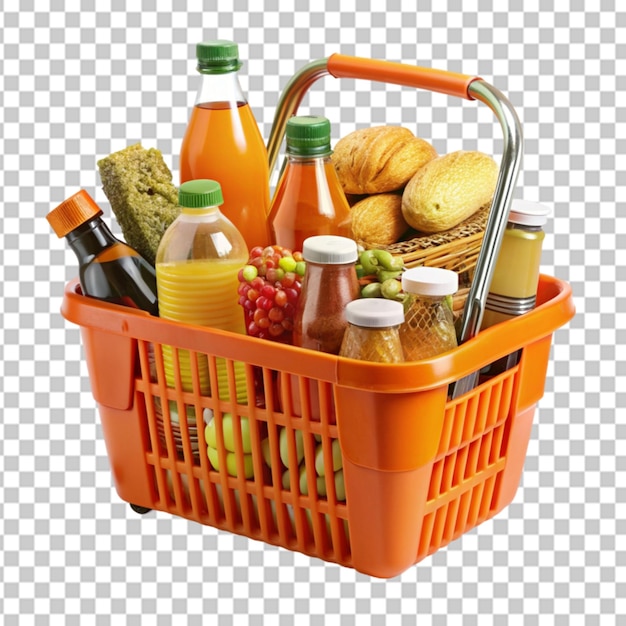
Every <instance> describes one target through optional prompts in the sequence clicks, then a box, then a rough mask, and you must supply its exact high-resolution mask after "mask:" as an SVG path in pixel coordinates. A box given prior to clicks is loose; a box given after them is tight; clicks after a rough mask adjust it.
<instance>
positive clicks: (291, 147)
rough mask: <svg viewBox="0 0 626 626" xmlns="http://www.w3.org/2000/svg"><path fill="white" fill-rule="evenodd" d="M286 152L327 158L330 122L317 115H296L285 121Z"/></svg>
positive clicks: (329, 152)
mask: <svg viewBox="0 0 626 626" xmlns="http://www.w3.org/2000/svg"><path fill="white" fill-rule="evenodd" d="M287 152H288V153H289V154H294V155H297V156H328V155H329V154H331V153H332V150H331V149H330V122H329V121H328V120H327V119H326V118H325V117H321V116H317V115H298V116H294V117H291V118H289V120H288V121H287Z"/></svg>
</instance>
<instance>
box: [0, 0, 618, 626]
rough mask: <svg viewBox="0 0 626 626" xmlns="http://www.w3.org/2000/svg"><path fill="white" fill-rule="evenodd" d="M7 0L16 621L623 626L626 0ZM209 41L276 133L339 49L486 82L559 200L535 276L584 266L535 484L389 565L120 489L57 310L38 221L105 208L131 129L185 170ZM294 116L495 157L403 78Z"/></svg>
mask: <svg viewBox="0 0 626 626" xmlns="http://www.w3.org/2000/svg"><path fill="white" fill-rule="evenodd" d="M0 4H1V5H2V13H1V16H0V28H1V30H0V33H1V35H0V40H1V42H2V44H1V45H2V51H1V53H0V68H1V69H0V137H1V140H0V141H1V143H0V146H1V149H0V200H1V204H0V207H1V209H0V219H1V220H2V221H1V228H0V231H1V235H0V237H1V242H0V276H1V277H2V278H1V282H0V290H1V296H2V299H1V300H0V316H1V318H0V354H1V357H2V358H1V359H0V361H1V365H0V368H1V370H0V403H1V406H2V417H1V418H0V615H3V619H0V622H2V623H3V624H6V625H7V626H9V625H12V624H18V623H19V624H20V626H21V625H28V624H46V623H54V624H58V623H64V624H81V625H83V624H109V623H111V624H115V625H119V624H125V623H129V624H135V623H139V621H140V619H141V617H143V621H144V622H145V623H146V624H169V623H176V624H180V623H185V622H187V623H190V624H201V623H215V624H220V625H227V624H243V623H251V624H260V623H262V622H263V621H264V620H265V619H267V622H268V623H280V624H281V625H283V624H284V625H287V624H298V625H300V624H322V623H324V624H342V626H343V625H344V624H352V623H364V624H365V623H371V624H402V625H405V624H415V623H417V622H418V620H419V624H420V626H421V625H423V624H448V623H449V624H461V623H462V624H468V625H469V624H480V625H481V626H483V625H488V624H536V623H539V620H540V617H539V616H540V615H541V616H544V618H545V619H546V620H547V621H546V622H545V623H554V624H563V625H565V624H568V625H569V624H590V625H591V624H602V626H608V625H610V624H620V623H621V624H624V623H625V620H626V600H625V598H626V582H625V581H626V549H625V547H624V545H625V541H626V486H625V485H626V459H625V457H624V450H625V447H626V441H625V440H626V424H625V420H624V409H625V408H626V395H625V392H624V389H625V387H626V364H625V360H624V350H626V346H625V344H626V341H625V339H626V330H625V327H626V298H625V297H624V292H625V289H626V269H625V261H626V252H625V249H626V235H625V234H624V233H625V232H626V211H625V205H624V200H623V198H624V194H625V193H626V188H625V180H626V178H625V177H626V174H625V172H624V165H623V161H624V159H625V158H626V157H625V147H626V141H625V138H626V111H625V109H624V101H625V100H626V94H625V91H626V79H625V75H626V67H625V63H624V59H626V48H625V44H624V42H625V41H626V12H624V7H623V4H622V3H621V2H618V1H617V0H601V1H600V2H598V3H586V6H587V7H589V8H588V9H587V10H586V9H585V3H584V2H583V1H582V0H572V1H571V2H555V1H547V2H544V1H541V2H539V0H531V1H528V2H524V3H522V2H514V1H512V0H511V1H509V2H496V1H495V0H469V1H467V2H463V3H461V1H460V0H432V1H431V0H419V1H418V2H410V1H404V0H403V1H400V0H395V1H391V0H390V1H389V2H387V3H386V10H384V11H381V10H380V8H381V7H382V6H384V4H385V3H382V2H380V3H378V2H373V1H368V0H363V1H361V0H348V1H346V2H342V3H341V6H342V7H343V8H342V10H341V11H338V10H336V9H335V6H337V5H339V3H335V2H330V1H329V0H319V1H317V2H309V1H308V0H286V1H285V2H280V7H281V8H280V9H279V3H278V1H277V0H274V1H267V2H265V3H261V2H258V3H257V2H254V3H253V2H246V1H243V0H233V1H232V2H219V3H217V4H216V3H215V2H204V3H203V4H202V3H200V2H187V3H184V2H183V3H173V2H167V1H163V2H158V3H157V2H156V1H154V0H142V2H141V3H140V2H139V1H138V2H136V3H128V5H129V6H136V7H137V10H136V11H126V9H125V5H126V4H127V3H124V2H120V1H119V0H98V2H95V1H94V0H85V1H82V2H78V1H77V2H66V3H64V2H60V1H58V0H48V1H47V0H38V1H37V2H36V3H35V2H34V0H23V1H20V2H8V1H7V0H5V1H4V2H0ZM522 4H523V5H524V9H523V10H522V9H521V8H520V7H522ZM35 5H36V9H35ZM185 5H187V7H186V8H185ZM557 5H558V7H559V9H560V11H563V12H558V11H557V10H556V9H554V8H553V7H556V6H557ZM598 5H599V7H600V8H599V9H598V8H595V7H597V6H598ZM261 6H263V11H261V10H260V7H261ZM540 6H541V9H540V8H539V7H540ZM592 6H593V7H594V8H590V7H592ZM618 6H619V7H621V11H620V10H618V9H617V8H616V7H618ZM18 7H19V8H18ZM157 7H158V9H157ZM178 7H182V8H178ZM139 9H140V10H139ZM217 37H220V38H231V39H234V40H236V41H238V43H239V45H240V53H241V56H242V57H243V58H244V60H245V61H246V62H245V65H244V66H243V69H242V72H241V80H242V84H243V86H244V88H245V90H246V91H247V93H248V95H249V100H250V103H251V105H252V107H253V109H254V111H255V114H256V116H257V120H258V122H259V124H260V126H261V129H262V130H263V133H264V136H265V138H266V139H267V137H268V134H269V129H270V126H271V122H272V117H273V114H274V111H275V106H276V102H277V98H278V94H279V91H280V90H281V89H282V87H283V86H284V85H285V84H286V82H287V80H288V79H289V77H290V76H291V75H292V74H293V73H294V71H296V70H297V69H298V68H300V67H301V66H302V65H304V64H305V63H306V62H308V61H309V60H311V59H317V58H321V57H325V56H328V55H329V54H331V53H332V52H336V51H340V52H343V53H346V54H354V55H358V56H364V57H373V58H387V59H391V60H399V61H403V62H406V63H413V64H422V65H426V66H431V65H432V66H434V67H439V68H447V69H450V70H455V71H461V72H464V73H467V74H478V75H481V76H482V77H484V78H485V79H486V80H488V81H489V82H492V83H493V84H495V85H496V86H497V87H498V88H499V89H501V90H502V91H503V92H504V93H505V94H507V96H508V97H509V99H510V100H511V101H512V103H513V105H514V106H515V107H516V110H517V112H518V114H519V116H520V118H521V120H522V124H523V128H524V134H525V156H524V162H523V167H522V173H521V176H520V179H519V187H518V191H517V195H519V196H522V195H523V196H524V197H525V198H527V199H530V200H539V201H542V202H545V203H547V204H549V205H550V206H551V207H552V208H553V210H554V218H553V219H552V220H551V221H550V223H549V225H548V234H547V237H546V240H545V253H544V257H543V271H545V272H546V273H549V274H553V275H556V276H558V277H560V278H563V279H566V280H568V281H570V282H571V284H572V286H573V288H574V292H575V298H576V305H577V309H578V314H577V316H576V317H575V319H574V320H573V321H572V322H571V323H570V324H569V326H568V327H566V328H564V329H562V330H559V331H558V332H557V333H556V335H555V337H554V344H553V350H552V360H551V365H550V369H549V372H548V379H547V383H546V391H545V396H544V398H543V400H542V401H541V403H540V408H539V411H538V413H537V416H536V421H535V426H534V428H533V432H532V440H531V443H530V448H529V451H528V457H527V461H526V467H525V472H524V475H523V479H522V485H521V486H520V489H519V491H518V493H517V496H516V498H515V501H514V503H513V504H512V505H511V506H510V507H509V508H508V509H506V510H505V511H504V512H503V513H501V514H500V515H499V516H498V517H497V518H496V519H495V520H493V521H490V522H487V523H485V524H483V525H482V526H480V527H479V528H478V529H475V530H474V531H472V532H470V533H468V534H466V535H464V536H463V537H462V538H461V539H460V540H458V541H456V542H454V543H453V544H451V545H450V546H449V547H447V548H444V549H442V550H441V551H439V552H438V553H437V554H435V555H434V556H433V557H432V558H429V559H426V560H425V561H422V562H421V563H420V564H418V565H416V566H415V567H412V568H410V569H409V570H408V571H407V572H405V573H404V574H403V575H401V576H399V577H398V578H396V579H392V580H389V581H381V580H376V579H371V578H369V577H367V576H364V575H360V574H357V573H355V572H354V571H352V570H350V569H346V568H341V567H338V566H336V565H332V564H327V563H324V562H321V561H318V560H314V559H310V558H308V557H305V556H302V555H299V554H295V553H291V552H289V551H286V550H283V549H279V548H275V547H270V546H266V545H264V544H261V543H258V542H254V541H249V540H247V539H245V538H241V537H236V536H233V535H230V534H228V533H223V532H218V531H216V530H214V529H212V528H208V527H203V526H200V525H197V524H194V523H188V522H186V521H184V520H181V519H174V518H171V517H170V516H167V515H165V514H161V513H158V514H155V513H150V514H149V515H147V516H146V517H144V518H140V517H138V516H137V515H136V514H134V513H133V512H132V511H131V510H130V509H129V507H128V505H126V504H124V503H123V502H121V501H120V499H119V498H118V496H117V494H116V492H115V490H114V489H113V487H112V481H111V474H110V470H109V465H108V459H107V456H106V450H105V446H104V442H103V437H102V432H101V427H100V425H99V420H98V416H97V412H96V409H95V405H94V401H93V399H92V396H91V393H90V384H89V379H88V377H87V371H86V367H85V363H84V359H83V353H82V349H81V345H80V341H79V332H78V329H77V328H76V327H74V326H72V325H70V324H69V323H66V322H65V321H64V320H63V318H62V317H61V316H60V314H59V306H60V303H61V295H62V290H63V286H64V284H65V282H66V281H67V280H69V279H70V278H72V277H74V276H75V274H76V260H75V258H74V257H73V255H72V253H71V252H69V250H67V249H66V246H65V244H64V241H61V240H58V239H56V237H55V236H54V235H53V234H52V233H51V231H50V228H49V226H48V223H47V222H46V220H45V219H44V216H45V214H46V213H47V212H48V211H49V210H50V209H51V208H53V207H54V206H56V204H57V203H59V202H60V201H61V200H63V199H64V198H65V197H67V196H69V195H71V194H72V193H74V192H75V191H77V190H78V189H79V188H80V187H83V188H85V189H87V191H89V192H90V193H91V194H93V195H94V197H95V198H96V200H97V201H98V202H100V203H101V204H102V206H103V208H104V210H105V213H106V215H107V218H109V223H112V222H113V220H111V219H110V217H109V216H110V210H109V205H108V203H107V201H106V198H105V196H104V194H103V192H102V189H101V187H100V185H99V180H98V176H97V167H96V161H97V159H99V158H101V157H103V156H106V155H107V154H109V153H110V152H113V151H115V150H118V149H121V148H123V147H125V146H127V145H129V144H131V143H134V142H136V141H139V140H141V141H142V142H143V144H144V145H145V146H156V147H158V148H159V149H160V150H161V151H162V152H163V154H164V158H165V160H166V162H167V163H168V164H169V165H170V167H171V168H172V170H173V172H174V176H175V180H178V159H177V154H178V150H179V147H180V142H181V138H182V136H183V133H184V130H185V126H186V122H187V116H188V113H189V107H190V106H191V104H192V103H193V99H194V96H195V89H196V86H197V84H198V78H197V75H196V73H195V70H194V67H195V63H194V60H193V53H194V44H195V43H196V42H197V41H200V40H202V39H212V38H217ZM301 111H303V112H306V111H309V112H313V113H323V114H325V115H326V116H328V117H329V118H330V119H331V121H332V123H333V135H334V139H337V138H338V137H339V136H340V135H342V134H345V133H347V132H349V131H350V130H352V129H354V128H355V127H357V126H364V125H367V124H370V123H384V122H385V121H388V122H391V123H402V124H405V125H407V126H408V127H410V128H413V129H414V130H415V131H416V132H417V133H418V134H419V135H421V136H422V137H424V138H427V139H429V140H431V141H432V142H433V143H434V144H435V146H436V147H437V149H438V150H439V151H440V152H446V151H452V150H456V149H460V148H467V149H475V148H476V149H482V150H483V151H486V152H490V151H491V152H493V153H494V154H498V150H499V149H500V147H501V143H500V129H499V128H498V127H497V125H496V123H495V122H494V121H493V118H492V115H491V113H490V112H489V111H488V110H487V109H486V107H484V106H483V105H480V104H478V103H471V102H465V101H463V102H461V101H456V100H453V99H452V98H448V97H446V96H442V95H436V94H435V95H432V94H429V93H425V92H419V93H418V92H416V91H413V90H409V89H401V88H399V87H392V86H385V85H380V84H370V83H362V82H359V83H358V84H357V83H355V82H354V81H336V80H334V79H332V78H327V79H325V80H324V81H323V83H321V84H319V85H317V86H316V87H314V88H313V90H312V92H311V94H310V96H309V97H308V98H307V99H306V101H305V102H304V103H303V107H302V109H301ZM112 226H113V228H114V230H115V232H118V233H119V229H117V227H116V225H115V223H112ZM184 616H188V619H187V620H185V617H184ZM263 616H266V617H265V618H264V617H263ZM278 616H280V621H277V619H276V618H277V617H278ZM204 619H206V622H204V621H203V620H204Z"/></svg>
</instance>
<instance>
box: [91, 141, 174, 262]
mask: <svg viewBox="0 0 626 626" xmlns="http://www.w3.org/2000/svg"><path fill="white" fill-rule="evenodd" d="M98 168H99V170H100V178H101V179H102V186H103V189H104V193H105V194H106V197H107V198H108V199H109V202H110V203H111V210H112V211H113V213H114V215H115V218H116V219H117V222H118V224H119V225H120V228H121V230H122V233H123V235H124V239H126V243H128V245H129V246H132V247H133V248H135V250H137V252H139V253H140V254H141V255H142V256H143V257H144V258H145V259H146V260H147V261H148V262H149V263H152V264H153V265H154V262H155V258H156V251H157V248H158V247H159V243H160V241H161V237H163V233H164V232H165V231H166V230H167V227H168V226H169V225H170V224H171V223H172V222H173V221H174V219H175V218H176V217H177V216H178V214H179V213H180V208H179V207H178V191H177V189H176V187H175V186H174V185H173V184H172V173H171V172H170V170H169V168H168V167H167V165H166V164H165V162H164V161H163V156H162V155H161V152H160V151H159V150H157V149H156V148H149V149H145V148H143V147H142V146H141V144H134V145H132V146H128V147H127V148H124V149H123V150H119V151H118V152H114V153H113V154H111V155H109V156H108V157H105V158H103V159H100V160H99V161H98Z"/></svg>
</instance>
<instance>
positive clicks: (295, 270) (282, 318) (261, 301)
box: [238, 245, 305, 343]
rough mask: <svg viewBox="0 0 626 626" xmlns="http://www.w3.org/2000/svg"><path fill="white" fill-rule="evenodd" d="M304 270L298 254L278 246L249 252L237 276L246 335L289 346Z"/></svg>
mask: <svg viewBox="0 0 626 626" xmlns="http://www.w3.org/2000/svg"><path fill="white" fill-rule="evenodd" d="M304 269H305V262H304V260H303V258H302V253H301V252H292V251H291V250H289V249H288V248H283V247H282V246H278V245H274V246H267V247H266V248H262V247H261V246H257V247H255V248H252V250H251V251H250V258H249V259H248V264H247V265H246V266H245V267H243V268H242V269H241V270H239V275H238V278H239V304H240V305H241V306H242V307H243V309H244V315H245V319H246V332H247V333H248V335H250V336H252V337H259V338H261V339H270V340H272V341H280V342H281V343H291V340H292V336H293V318H294V315H295V312H296V304H297V302H298V298H299V297H300V291H301V289H302V277H303V276H304Z"/></svg>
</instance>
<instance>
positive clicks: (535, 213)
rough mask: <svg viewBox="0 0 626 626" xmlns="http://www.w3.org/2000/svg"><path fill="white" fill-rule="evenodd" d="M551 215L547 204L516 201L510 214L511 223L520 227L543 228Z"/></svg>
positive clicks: (512, 204)
mask: <svg viewBox="0 0 626 626" xmlns="http://www.w3.org/2000/svg"><path fill="white" fill-rule="evenodd" d="M551 213H552V211H551V210H550V208H549V207H547V206H546V205H545V204H540V203H539V202H531V201H530V200H519V199H514V200H513V202H512V203H511V211H510V212H509V222H512V223H513V224H519V225H520V226H543V225H544V224H545V223H546V222H547V221H548V216H549V215H550V214H551Z"/></svg>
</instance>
